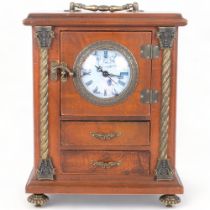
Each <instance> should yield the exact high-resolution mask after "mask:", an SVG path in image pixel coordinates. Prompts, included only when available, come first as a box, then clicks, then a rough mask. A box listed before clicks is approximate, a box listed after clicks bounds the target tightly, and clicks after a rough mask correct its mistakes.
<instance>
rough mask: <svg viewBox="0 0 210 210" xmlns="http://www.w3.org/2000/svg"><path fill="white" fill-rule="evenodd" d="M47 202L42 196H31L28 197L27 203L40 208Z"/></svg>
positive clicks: (45, 197)
mask: <svg viewBox="0 0 210 210" xmlns="http://www.w3.org/2000/svg"><path fill="white" fill-rule="evenodd" d="M48 201H49V198H48V196H46V195H44V194H33V195H30V196H29V197H28V202H29V203H32V204H34V205H35V206H36V207H41V206H43V205H45V204H46V203H47V202H48Z"/></svg>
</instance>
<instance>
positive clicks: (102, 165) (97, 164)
mask: <svg viewBox="0 0 210 210" xmlns="http://www.w3.org/2000/svg"><path fill="white" fill-rule="evenodd" d="M120 164H121V162H119V161H116V162H102V161H93V162H92V165H93V166H95V167H100V168H112V167H116V166H120Z"/></svg>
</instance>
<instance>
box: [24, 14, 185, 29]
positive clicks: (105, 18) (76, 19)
mask: <svg viewBox="0 0 210 210" xmlns="http://www.w3.org/2000/svg"><path fill="white" fill-rule="evenodd" d="M23 23H24V24H25V25H31V26H36V25H39V26H42V25H43V26H45V25H50V26H72V27H73V26H88V27H91V26H93V27H94V26H101V25H103V26H124V27H125V26H184V25H186V24H187V20H186V19H184V18H183V17H182V15H181V14H178V13H145V12H135V13H129V12H127V13H126V12H124V13H122V12H116V13H107V12H104V13H102V12H94V13H91V12H88V13H82V12H73V13H72V12H65V13H64V12H63V13H32V14H29V15H28V17H27V18H26V19H25V20H24V21H23Z"/></svg>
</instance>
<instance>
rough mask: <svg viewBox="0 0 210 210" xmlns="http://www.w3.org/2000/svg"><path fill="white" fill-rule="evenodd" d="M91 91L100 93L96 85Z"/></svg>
mask: <svg viewBox="0 0 210 210" xmlns="http://www.w3.org/2000/svg"><path fill="white" fill-rule="evenodd" d="M93 92H94V93H96V94H100V91H98V86H96V87H95V88H94V90H93Z"/></svg>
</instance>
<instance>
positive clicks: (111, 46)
mask: <svg viewBox="0 0 210 210" xmlns="http://www.w3.org/2000/svg"><path fill="white" fill-rule="evenodd" d="M74 71H75V72H76V74H75V75H76V77H75V79H74V82H75V85H76V87H77V89H78V90H79V92H80V94H81V95H82V96H83V97H85V98H86V99H87V100H89V101H90V102H92V103H94V104H98V105H111V104H114V103H117V102H119V101H122V100H123V99H125V98H126V97H127V96H128V95H129V94H130V93H131V91H132V90H133V88H134V87H135V84H136V80H137V75H138V67H137V63H136V61H135V59H134V57H133V56H132V54H131V52H129V51H128V49H127V48H125V47H123V46H122V45H119V44H117V43H115V42H112V41H100V42H96V43H94V44H92V45H90V46H88V47H87V48H85V49H84V50H83V51H82V52H81V53H80V54H79V56H78V57H77V59H76V62H75V65H74Z"/></svg>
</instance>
